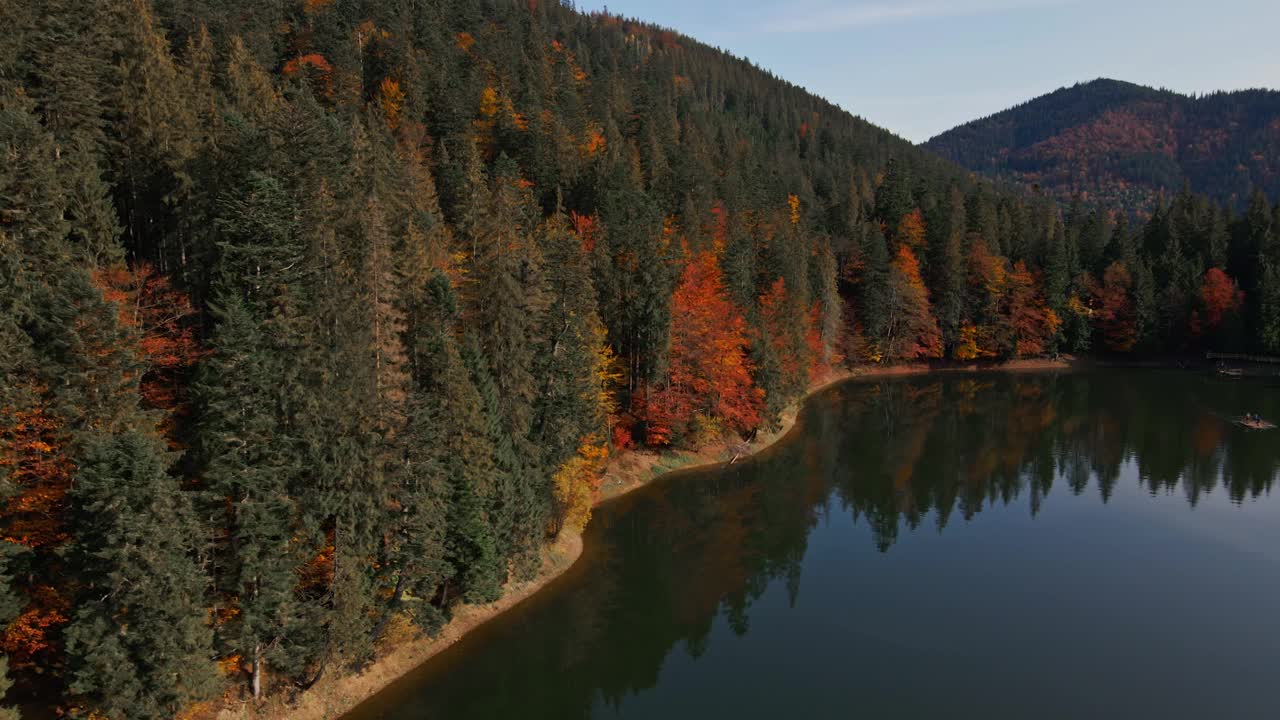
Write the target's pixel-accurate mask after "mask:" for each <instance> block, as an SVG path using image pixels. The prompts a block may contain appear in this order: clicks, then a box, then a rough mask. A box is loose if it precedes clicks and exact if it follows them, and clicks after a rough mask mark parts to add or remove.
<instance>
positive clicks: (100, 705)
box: [67, 432, 215, 720]
mask: <svg viewBox="0 0 1280 720" xmlns="http://www.w3.org/2000/svg"><path fill="white" fill-rule="evenodd" d="M167 465H168V460H167V458H166V453H165V450H164V446H163V443H161V442H160V441H159V440H158V439H157V438H155V437H153V436H151V437H149V436H146V435H143V434H141V433H136V432H127V433H123V434H120V435H115V436H102V437H99V438H96V439H95V440H93V441H91V444H90V445H89V448H88V450H87V452H86V454H85V458H84V461H83V463H82V464H81V467H80V471H79V474H78V477H77V479H76V485H75V490H74V493H73V500H74V503H75V514H74V517H75V521H76V528H77V539H76V542H75V544H74V545H73V547H72V549H71V564H72V567H73V568H74V571H75V573H76V577H77V578H78V580H79V585H80V588H81V591H80V595H79V598H78V603H77V608H76V611H75V616H74V619H73V620H72V622H71V625H70V626H69V627H68V628H67V654H68V657H69V667H68V673H69V679H70V687H71V691H72V692H74V693H75V694H76V695H78V696H80V697H82V698H83V699H84V702H85V703H86V704H87V705H89V706H90V707H92V708H93V709H94V710H95V711H97V712H100V713H102V714H103V715H105V716H107V717H121V718H123V717H129V718H143V719H144V720H147V719H152V718H154V719H156V720H159V719H161V718H169V717H172V716H173V715H174V714H175V713H177V712H178V711H180V710H182V709H183V708H185V707H186V706H187V705H188V704H190V703H191V702H194V701H197V700H201V699H204V698H206V697H209V696H210V695H212V694H213V692H214V691H215V685H214V667H213V662H212V658H211V655H212V648H211V633H210V628H209V620H208V614H207V612H206V609H205V602H204V601H205V589H206V584H207V581H206V578H205V576H204V575H203V573H202V572H201V569H200V566H199V565H198V564H197V554H198V553H199V552H200V551H201V550H202V548H201V542H200V537H201V535H200V533H199V532H198V531H197V525H196V523H195V520H194V517H193V512H192V508H191V505H190V500H189V498H188V497H187V496H186V495H185V494H184V493H183V492H182V491H181V490H180V489H179V488H178V484H177V482H175V481H174V479H173V478H172V477H171V476H170V475H169V474H168V467H167Z"/></svg>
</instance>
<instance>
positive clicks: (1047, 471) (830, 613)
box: [349, 371, 1280, 720]
mask: <svg viewBox="0 0 1280 720" xmlns="http://www.w3.org/2000/svg"><path fill="white" fill-rule="evenodd" d="M1245 412H1259V413H1262V414H1263V415H1264V416H1266V417H1271V418H1273V419H1274V418H1276V417H1280V386H1278V385H1277V384H1276V383H1275V381H1271V383H1270V384H1268V383H1267V382H1264V381H1253V380H1244V381H1231V380H1220V379H1217V378H1214V377H1207V376H1202V375H1193V374H1182V373H1174V372H1169V373H1163V372H1141V373H1140V372H1127V371H1101V372H1091V373H1080V374H1061V375H1053V374H1027V375H1011V374H1005V375H1001V374H992V375H965V376H950V377H929V378H912V379H902V380H892V381H885V382H854V383H846V384H844V385H841V386H838V387H836V388H833V389H831V390H829V391H826V392H825V393H823V394H821V395H819V396H817V397H815V398H813V399H812V400H811V401H810V402H809V403H808V404H807V405H806V407H805V410H804V412H803V413H802V415H801V425H800V427H799V428H798V429H797V430H796V432H795V433H793V434H792V435H791V436H790V437H789V438H788V439H787V440H786V441H785V442H783V443H781V444H780V445H778V446H776V447H775V448H772V449H771V450H769V451H766V452H765V453H764V454H762V455H761V456H758V457H757V458H755V459H752V460H751V461H747V462H739V463H737V464H735V465H733V466H731V467H728V468H722V469H717V470H707V471H692V472H687V473H682V474H677V475H673V476H670V477H667V478H665V479H663V480H660V481H658V482H656V483H655V484H653V485H652V486H650V487H648V488H645V489H643V490H641V491H638V492H636V493H633V494H632V495H629V496H626V497H623V498H621V499H619V500H617V501H615V502H613V503H611V504H609V505H607V506H605V507H603V508H601V509H600V510H598V511H597V514H596V517H595V518H594V519H593V520H592V522H591V525H590V527H589V528H588V530H587V538H586V542H587V551H586V554H585V555H584V557H583V559H582V560H581V561H580V562H579V563H578V564H577V565H576V566H575V567H574V568H573V569H572V570H571V571H570V572H569V573H567V574H566V575H565V576H564V577H562V578H561V579H560V580H558V581H557V582H556V583H555V584H553V585H552V586H550V587H549V588H548V589H547V590H546V591H545V592H543V593H541V594H539V595H537V596H535V597H534V598H532V599H531V600H530V601H528V602H526V603H524V604H522V605H520V606H518V607H517V608H516V609H515V610H513V611H512V612H510V613H508V614H507V615H505V616H503V617H502V618H500V619H498V620H495V621H494V622H491V623H489V624H488V625H486V626H484V627H482V628H481V629H479V630H478V631H476V632H475V633H473V634H472V635H470V636H468V637H467V638H466V639H465V640H463V641H462V642H460V643H459V644H458V645H457V646H455V647H454V648H452V649H450V650H449V651H448V652H445V653H442V654H441V655H439V656H437V657H436V658H435V659H434V660H433V661H431V662H429V663H428V664H426V665H424V666H423V667H422V668H420V669H419V670H418V671H416V672H415V673H413V674H411V675H410V676H408V677H406V678H404V679H403V680H402V681H401V682H399V683H398V684H396V685H394V686H393V687H392V688H391V689H389V690H388V691H387V692H385V693H384V694H382V695H380V696H378V697H376V698H374V699H373V700H371V701H370V702H368V703H366V704H365V705H364V706H362V707H361V708H359V709H358V710H357V711H356V712H355V713H354V714H352V715H351V716H349V717H350V719H351V720H357V719H358V720H372V719H374V718H378V719H385V720H392V719H395V720H407V719H409V718H415V719H416V718H449V719H451V720H454V719H458V718H517V717H518V718H558V719H570V718H698V719H699V720H706V719H707V718H720V717H724V718H769V719H770V720H779V719H780V718H853V717H866V718H941V717H950V718H982V719H983V720H990V719H991V718H1019V719H1023V718H1037V719H1041V718H1162V719H1167V718H1268V719H1271V718H1277V717H1280V498H1277V497H1276V495H1275V494H1273V493H1272V492H1271V490H1272V486H1273V484H1274V483H1275V481H1276V479H1277V476H1278V475H1280V431H1271V432H1254V431H1249V430H1246V429H1244V428H1241V427H1238V426H1235V425H1233V424H1232V422H1231V418H1233V417H1235V416H1238V415H1240V414H1242V413H1245Z"/></svg>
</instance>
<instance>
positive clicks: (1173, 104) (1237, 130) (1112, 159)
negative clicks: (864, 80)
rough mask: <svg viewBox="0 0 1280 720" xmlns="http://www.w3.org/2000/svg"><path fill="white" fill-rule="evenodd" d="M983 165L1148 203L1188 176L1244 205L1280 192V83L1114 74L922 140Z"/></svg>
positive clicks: (1048, 185)
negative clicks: (1151, 82) (1237, 87)
mask: <svg viewBox="0 0 1280 720" xmlns="http://www.w3.org/2000/svg"><path fill="white" fill-rule="evenodd" d="M924 146H925V147H927V148H929V149H930V150H933V151H934V152H937V153H938V154H940V155H942V156H943V157H946V158H949V159H951V160H954V161H955V162H957V163H959V164H961V165H963V166H965V167H967V168H969V169H970V170H974V171H976V172H979V173H983V174H985V175H989V176H992V177H1000V178H1006V179H1011V180H1016V181H1019V182H1022V183H1025V184H1029V185H1038V186H1040V187H1042V188H1044V189H1045V190H1047V191H1048V192H1049V193H1051V194H1052V195H1055V196H1057V197H1060V198H1065V197H1069V196H1070V195H1072V194H1074V193H1077V192H1079V193H1086V194H1087V195H1088V196H1089V197H1091V198H1092V199H1094V200H1098V201H1101V202H1104V203H1109V204H1116V205H1119V206H1123V207H1128V208H1130V209H1132V210H1139V211H1143V210H1148V209H1150V208H1151V206H1152V205H1153V203H1154V201H1155V198H1156V197H1157V196H1158V195H1159V194H1160V193H1161V192H1164V193H1166V194H1170V193H1172V192H1176V191H1178V190H1180V189H1181V187H1182V185H1183V183H1189V184H1190V185H1191V188H1192V189H1193V190H1195V191H1196V192H1201V193H1204V194H1207V195H1209V196H1211V197H1213V198H1214V199H1216V200H1218V201H1221V202H1224V203H1228V204H1231V205H1234V206H1236V207H1240V206H1241V205H1242V204H1243V203H1244V202H1245V201H1246V200H1247V198H1248V193H1249V191H1250V190H1251V189H1252V188H1254V187H1258V188H1261V189H1263V190H1264V192H1266V193H1267V194H1268V195H1270V196H1271V197H1275V196H1276V195H1277V194H1278V193H1280V92H1275V91H1270V90H1244V91H1238V92H1229V93H1225V92H1224V93H1214V94H1212V95H1206V96H1201V97H1190V96H1186V95H1180V94H1178V93H1175V92H1170V91H1168V90H1155V89H1152V88H1148V87H1143V86H1141V85H1134V84H1132V83H1126V82H1119V81H1116V80H1106V79H1100V80H1094V81H1093V82H1089V83H1082V84H1078V85H1075V86H1073V87H1069V88H1062V89H1059V90H1057V91H1055V92H1052V93H1049V94H1048V95H1044V96H1042V97H1039V98H1036V99H1034V100H1031V101H1029V102H1026V103H1024V104H1022V105H1018V106H1017V107H1013V108H1010V109H1008V110H1005V111H1003V112H1000V113H996V114H995V115H991V116H988V117H985V118H982V119H979V120H974V121H972V122H969V123H966V124H964V125H961V126H960V127H957V128H954V129H952V130H948V131H947V132H945V133H942V134H941V135H938V136H937V137H934V138H932V139H931V140H929V141H928V142H927V143H925V145H924Z"/></svg>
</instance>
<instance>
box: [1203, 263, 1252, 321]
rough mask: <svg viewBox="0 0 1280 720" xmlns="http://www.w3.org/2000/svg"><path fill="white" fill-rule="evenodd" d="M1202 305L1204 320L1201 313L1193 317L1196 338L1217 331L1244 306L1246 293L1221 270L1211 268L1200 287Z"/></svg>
mask: <svg viewBox="0 0 1280 720" xmlns="http://www.w3.org/2000/svg"><path fill="white" fill-rule="evenodd" d="M1200 304H1201V308H1202V309H1203V320H1201V315H1200V313H1199V312H1197V313H1196V314H1195V315H1193V317H1192V328H1191V332H1192V335H1194V336H1199V335H1200V334H1202V333H1206V332H1213V331H1214V330H1217V329H1218V328H1219V327H1220V326H1221V325H1222V321H1223V319H1224V318H1226V317H1227V316H1228V315H1232V314H1234V313H1236V312H1238V311H1239V310H1240V308H1241V307H1243V306H1244V291H1242V290H1241V289H1240V287H1239V286H1238V285H1237V284H1236V281H1235V280H1232V279H1231V276H1230V275H1228V274H1226V273H1225V272H1223V271H1222V269H1221V268H1210V269H1209V271H1208V272H1206V273H1205V274H1204V281H1203V282H1202V283H1201V285H1200Z"/></svg>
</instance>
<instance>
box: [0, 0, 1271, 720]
mask: <svg viewBox="0 0 1280 720" xmlns="http://www.w3.org/2000/svg"><path fill="white" fill-rule="evenodd" d="M0 21H2V22H3V26H4V28H5V29H6V32H5V33H4V34H3V35H0V150H2V151H3V153H4V158H5V162H4V163H3V164H0V371H2V372H3V375H4V379H5V382H4V383H3V384H2V385H0V480H2V482H3V485H4V496H5V499H4V503H3V508H2V512H0V534H2V536H3V540H4V543H3V544H2V545H0V548H3V551H4V552H3V554H2V555H0V558H2V559H3V579H4V581H5V582H4V583H3V585H2V586H0V591H2V592H0V622H2V623H3V627H4V631H3V634H2V635H0V650H3V653H4V655H5V657H6V658H7V663H8V676H9V677H10V678H12V679H13V681H14V683H15V685H14V687H13V688H12V689H11V691H10V693H9V702H10V703H33V702H34V703H36V704H39V705H41V706H43V707H46V708H48V707H59V708H62V709H65V710H66V711H68V712H69V713H71V714H73V715H76V716H81V717H95V718H112V719H116V720H123V719H125V718H128V719H130V720H133V719H143V720H146V719H149V718H164V717H172V716H174V715H175V714H177V713H179V712H192V711H196V710H199V709H201V708H210V707H214V706H216V704H217V703H219V702H221V701H223V699H225V698H233V699H235V698H259V697H262V696H267V695H275V696H288V695H290V694H292V693H295V692H298V691H299V690H301V689H304V688H306V687H308V686H309V685H311V684H312V683H314V682H315V681H316V680H317V678H319V677H321V676H322V675H323V674H326V673H327V674H336V673H342V672H347V671H349V670H351V669H353V668H359V667H362V666H363V665H365V664H366V663H368V662H369V660H370V659H371V658H372V657H373V656H374V653H375V648H376V644H377V643H378V641H379V638H380V637H382V636H383V634H384V631H385V630H386V628H387V627H389V626H390V625H391V624H392V623H393V622H394V623H402V622H403V621H406V620H407V621H408V622H409V623H412V624H413V625H414V626H415V627H416V628H417V629H418V630H419V631H421V632H423V633H432V632H433V631H435V630H436V629H438V628H439V627H440V625H441V623H442V622H444V621H445V620H446V619H447V618H448V617H449V615H450V612H451V609H452V608H453V607H454V606H455V605H456V603H458V602H460V601H466V602H477V601H486V600H491V599H493V598H495V597H497V596H498V595H500V594H501V592H502V590H503V586H504V585H505V584H506V583H507V582H508V581H509V580H510V579H512V578H522V577H529V576H530V575H532V574H533V573H534V572H536V571H537V568H538V564H539V558H540V550H541V548H542V546H543V543H544V542H545V540H546V539H547V538H549V537H553V536H554V535H556V534H557V533H559V532H561V531H562V530H563V529H564V528H566V527H571V528H574V529H578V528H580V527H581V526H582V524H583V523H585V522H586V519H587V517H588V516H589V513H590V507H591V502H592V497H593V493H594V491H595V489H596V484H597V483H598V478H599V477H600V473H601V469H602V467H603V465H604V463H605V462H607V459H608V458H609V457H610V456H611V455H614V454H616V453H619V452H623V451H627V450H628V449H632V448H637V447H640V446H644V447H649V448H662V447H667V446H685V447H687V446H696V445H699V444H702V443H707V442H712V441H715V440H717V439H720V438H722V437H723V436H726V435H730V436H731V435H734V434H740V435H749V434H750V433H751V432H752V431H754V430H755V429H756V428H758V427H761V426H768V425H771V424H773V423H775V422H776V421H777V418H778V414H779V411H780V410H781V409H782V408H783V407H784V406H785V405H786V404H787V403H789V402H790V401H791V400H792V399H794V398H795V397H796V396H797V395H798V394H799V393H801V392H802V391H803V390H804V389H805V388H806V387H807V386H808V385H809V384H810V383H811V382H812V381H813V380H815V379H817V378H820V377H822V376H824V375H826V374H827V373H828V371H829V370H831V369H832V368H833V367H835V366H838V365H841V364H845V363H890V362H895V361H901V360H913V359H930V358H943V357H946V358H952V359H956V360H973V359H978V358H1004V357H1013V356H1037V355H1047V354H1055V353H1058V352H1061V351H1064V350H1071V351H1083V350H1089V349H1093V350H1095V351H1114V352H1129V351H1157V350H1174V351H1188V350H1201V349H1204V348H1206V347H1223V348H1249V349H1254V348H1257V349H1265V350H1268V351H1272V352H1276V351H1280V237H1278V235H1277V227H1278V225H1280V222H1277V218H1276V217H1275V216H1276V209H1275V208H1274V207H1273V206H1271V205H1270V204H1269V203H1268V202H1267V201H1266V199H1265V198H1264V197H1263V196H1262V195H1257V196H1255V197H1254V200H1253V203H1252V205H1250V207H1249V211H1248V213H1247V214H1245V215H1243V216H1240V217H1236V218H1233V217H1232V216H1230V215H1228V214H1227V213H1226V212H1225V211H1223V210H1222V209H1220V208H1217V207H1215V206H1213V205H1212V204H1210V203H1209V201H1207V200H1205V199H1204V198H1201V197H1198V196H1193V195H1191V194H1183V195H1178V196H1177V197H1176V198H1174V200H1173V201H1172V203H1171V204H1169V205H1168V206H1167V207H1164V206H1161V207H1160V208H1158V210H1157V211H1156V213H1155V216H1154V218H1153V220H1152V221H1151V222H1150V223H1149V224H1148V225H1147V226H1145V227H1141V228H1139V227H1130V226H1128V225H1126V224H1124V222H1123V221H1121V222H1120V223H1119V224H1117V223H1115V222H1113V221H1112V219H1111V215H1110V214H1109V213H1107V212H1106V211H1105V210H1104V209H1101V208H1093V207H1085V206H1083V205H1078V204H1077V205H1075V206H1070V207H1067V208H1065V209H1062V208H1059V207H1058V206H1057V205H1056V204H1055V203H1054V202H1053V201H1052V200H1050V199H1046V198H1036V197H1023V196H1021V195H1018V194H1014V193H1009V192H1004V191H999V190H997V189H995V188H993V187H992V186H990V185H987V184H984V183H979V182H976V181H973V180H971V179H969V178H968V177H967V174H966V173H964V172H963V171H961V170H960V169H959V168H958V167H956V166H953V165H951V164H950V163H948V162H946V161H944V160H941V159H940V158H937V157H935V156H933V155H931V154H929V153H927V152H925V151H924V150H920V149H917V148H914V147H912V146H911V145H910V144H908V143H906V142H904V141H902V140H900V139H897V138H895V137H894V136H892V135H890V134H888V133H887V132H885V131H882V130H879V129H877V128H874V127H872V126H870V125H868V124H867V123H865V122H863V121H860V120H858V119H856V118H853V117H851V116H849V115H847V114H845V113H843V112H841V111H839V110H838V109H836V108H835V107H833V106H831V105H830V104H828V103H826V102H824V101H822V100H820V99H818V98H815V97H813V96H811V95H809V94H807V93H805V92H803V91H801V90H800V89H798V88H796V87H794V86H792V85H788V84H787V83H785V82H783V81H780V80H778V79H776V78H773V77H771V76H770V75H769V74H768V73H766V72H764V71H762V70H760V69H757V68H755V67H752V66H751V65H749V64H747V63H745V62H742V61H740V60H737V59H734V58H732V57H730V56H728V55H725V54H723V53H721V52H719V51H716V50H713V49H711V48H709V47H707V46H705V45H702V44H699V43H697V42H696V41H693V40H691V39H689V38H686V37H683V36H680V35H678V34H676V33H673V32H670V31H666V30H662V29H659V28H655V27H652V26H648V25H644V24H640V23H637V22H632V21H628V20H623V19H620V18H617V17H613V16H608V15H583V14H580V13H578V12H576V11H574V10H572V9H571V8H567V7H565V6H562V5H560V4H558V3H555V2H550V1H548V0H520V1H519V2H516V1H514V0H435V1H427V0H416V1H415V0H377V1H373V0H370V1H368V2H358V1H355V0H285V1H283V2H271V3H251V4H246V3H241V2H233V1H231V0H186V1H181V2H179V1H178V0H156V2H154V4H153V3H150V2H148V0H49V1H48V2H43V3H23V2H15V3H4V4H0Z"/></svg>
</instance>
